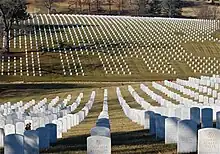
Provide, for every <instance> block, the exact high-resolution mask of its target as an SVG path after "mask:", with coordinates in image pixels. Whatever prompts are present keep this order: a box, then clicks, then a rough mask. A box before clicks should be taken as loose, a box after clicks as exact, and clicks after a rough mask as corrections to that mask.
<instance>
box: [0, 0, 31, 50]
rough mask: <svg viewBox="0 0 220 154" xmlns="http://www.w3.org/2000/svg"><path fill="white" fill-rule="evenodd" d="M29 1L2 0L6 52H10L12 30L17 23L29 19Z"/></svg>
mask: <svg viewBox="0 0 220 154" xmlns="http://www.w3.org/2000/svg"><path fill="white" fill-rule="evenodd" d="M26 10H27V3H26V1H25V0H1V1H0V18H1V23H2V24H3V35H4V40H3V41H4V47H3V48H4V50H3V52H4V53H9V52H10V48H9V41H10V39H11V38H10V35H9V34H10V30H12V26H13V24H15V23H17V24H18V23H19V21H23V20H26V19H28V18H29V17H30V16H29V14H28V13H27V11H26Z"/></svg>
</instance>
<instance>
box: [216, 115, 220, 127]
mask: <svg viewBox="0 0 220 154" xmlns="http://www.w3.org/2000/svg"><path fill="white" fill-rule="evenodd" d="M216 128H218V129H220V111H219V112H216Z"/></svg>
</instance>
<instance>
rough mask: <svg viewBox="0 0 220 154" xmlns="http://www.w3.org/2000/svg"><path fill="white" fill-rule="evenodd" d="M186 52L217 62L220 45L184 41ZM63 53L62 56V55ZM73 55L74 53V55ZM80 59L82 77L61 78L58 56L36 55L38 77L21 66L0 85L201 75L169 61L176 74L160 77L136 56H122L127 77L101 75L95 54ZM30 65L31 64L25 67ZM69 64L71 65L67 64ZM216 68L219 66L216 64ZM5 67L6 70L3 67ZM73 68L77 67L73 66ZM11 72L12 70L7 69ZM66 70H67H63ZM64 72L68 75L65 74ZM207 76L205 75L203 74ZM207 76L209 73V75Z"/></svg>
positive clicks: (174, 61)
mask: <svg viewBox="0 0 220 154" xmlns="http://www.w3.org/2000/svg"><path fill="white" fill-rule="evenodd" d="M182 45H183V47H184V49H185V50H186V52H188V53H192V55H194V56H196V57H204V56H205V57H211V58H214V57H215V58H216V59H217V60H220V57H219V49H220V45H219V44H218V43H212V42H208V41H207V42H203V43H198V42H188V43H184V44H182ZM63 54H64V53H63ZM11 55H12V56H17V57H25V54H24V53H16V52H14V53H11ZM73 56H75V53H74V55H73ZM79 58H80V60H81V64H82V68H83V71H84V72H85V76H82V74H79V75H78V76H77V75H76V74H75V73H74V72H73V76H64V75H63V72H62V65H61V63H60V59H59V53H49V52H45V53H40V61H41V70H42V76H41V77H40V76H38V75H36V76H32V75H33V74H32V70H31V69H30V70H29V72H30V75H31V77H30V76H26V74H25V72H26V70H25V66H23V73H24V75H23V76H20V73H19V72H17V76H13V70H11V75H10V76H8V75H7V74H6V73H5V75H3V76H1V78H0V82H140V81H159V80H161V81H162V80H174V79H176V78H182V79H187V78H188V76H192V77H199V76H201V75H204V74H202V73H198V72H195V73H194V72H193V70H192V69H191V68H190V67H189V66H188V64H186V63H185V62H184V61H179V60H177V59H176V60H172V61H170V62H169V63H170V64H169V65H172V67H173V68H174V70H175V71H176V72H177V74H173V72H171V74H161V73H156V72H153V73H151V72H150V70H149V69H148V68H147V66H146V64H145V63H144V61H143V60H142V59H141V58H136V57H124V59H125V60H126V63H127V65H128V66H129V68H130V71H131V72H132V74H131V75H128V74H125V75H123V74H110V73H109V74H105V72H104V69H103V67H102V64H101V61H100V60H99V58H98V55H97V54H96V53H95V54H94V55H93V54H92V53H89V54H88V55H87V54H86V52H82V53H80V54H79ZM10 65H11V66H13V61H11V64H10ZM29 65H31V63H30V64H29ZM70 65H71V66H72V65H73V64H72V63H71V62H70ZM216 65H219V64H218V63H217V62H216ZM5 67H7V66H6V65H5ZM76 67H77V68H79V67H80V66H79V64H78V63H76ZM11 69H12V67H11ZM67 71H68V70H67ZM67 73H68V72H67ZM205 75H209V74H207V73H206V74H205ZM210 75H211V74H210Z"/></svg>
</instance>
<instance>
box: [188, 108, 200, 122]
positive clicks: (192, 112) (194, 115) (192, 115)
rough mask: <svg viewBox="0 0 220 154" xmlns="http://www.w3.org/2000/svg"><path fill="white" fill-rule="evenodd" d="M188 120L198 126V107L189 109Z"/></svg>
mask: <svg viewBox="0 0 220 154" xmlns="http://www.w3.org/2000/svg"><path fill="white" fill-rule="evenodd" d="M190 120H192V121H195V122H196V123H197V125H199V124H200V108H198V107H192V108H190Z"/></svg>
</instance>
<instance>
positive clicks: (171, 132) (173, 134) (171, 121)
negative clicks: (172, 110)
mask: <svg viewBox="0 0 220 154" xmlns="http://www.w3.org/2000/svg"><path fill="white" fill-rule="evenodd" d="M179 120H180V119H179V118H176V117H169V118H166V119H165V144H172V143H177V131H178V129H177V124H178V121H179Z"/></svg>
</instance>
